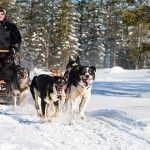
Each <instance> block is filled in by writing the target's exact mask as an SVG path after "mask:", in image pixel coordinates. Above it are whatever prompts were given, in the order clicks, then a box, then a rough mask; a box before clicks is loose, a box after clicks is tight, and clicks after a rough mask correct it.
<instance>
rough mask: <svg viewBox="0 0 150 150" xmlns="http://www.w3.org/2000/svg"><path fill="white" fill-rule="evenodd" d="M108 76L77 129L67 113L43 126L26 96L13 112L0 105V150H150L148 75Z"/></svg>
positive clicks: (101, 74)
mask: <svg viewBox="0 0 150 150" xmlns="http://www.w3.org/2000/svg"><path fill="white" fill-rule="evenodd" d="M111 71H112V70H109V69H106V70H99V71H98V72H97V77H98V78H97V80H96V81H95V83H94V86H93V89H92V98H91V101H90V103H89V105H88V108H87V110H86V119H85V120H81V119H78V120H77V123H76V124H75V125H71V126H70V125H69V124H68V123H69V121H68V113H64V114H63V115H62V117H61V118H60V120H58V121H57V122H54V123H48V122H47V123H41V122H40V121H39V118H38V117H37V114H36V111H35V108H34V104H33V100H31V97H30V96H29V103H28V104H27V105H26V106H25V107H23V108H22V109H21V108H20V107H19V106H18V107H17V111H16V112H12V107H11V106H4V105H0V150H48V149H50V150H68V149H70V150H149V149H150V113H149V112H150V84H149V83H150V74H149V71H147V70H136V71H134V70H123V72H117V73H115V71H114V70H113V72H112V73H111ZM117 71H118V70H117ZM124 81H125V82H124Z"/></svg>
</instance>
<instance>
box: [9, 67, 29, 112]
mask: <svg viewBox="0 0 150 150" xmlns="http://www.w3.org/2000/svg"><path fill="white" fill-rule="evenodd" d="M14 70H15V71H14V74H15V75H14V78H13V82H12V83H13V84H12V94H13V95H12V100H13V111H15V110H16V105H17V99H18V100H19V102H20V105H21V106H23V105H24V104H25V103H26V102H27V97H28V94H29V91H30V90H29V86H30V79H29V71H28V69H26V68H23V67H21V66H19V65H18V66H15V68H14Z"/></svg>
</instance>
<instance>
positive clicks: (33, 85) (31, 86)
mask: <svg viewBox="0 0 150 150" xmlns="http://www.w3.org/2000/svg"><path fill="white" fill-rule="evenodd" d="M36 78H37V76H34V77H33V79H32V81H31V85H30V92H31V94H32V97H33V99H34V100H35V93H34V89H35V88H36V89H37V84H36Z"/></svg>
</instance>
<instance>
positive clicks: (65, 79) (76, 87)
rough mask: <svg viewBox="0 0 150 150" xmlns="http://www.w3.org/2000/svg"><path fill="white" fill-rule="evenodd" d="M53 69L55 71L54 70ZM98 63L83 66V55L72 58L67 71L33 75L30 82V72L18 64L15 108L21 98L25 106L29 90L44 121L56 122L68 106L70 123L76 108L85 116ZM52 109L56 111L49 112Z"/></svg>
mask: <svg viewBox="0 0 150 150" xmlns="http://www.w3.org/2000/svg"><path fill="white" fill-rule="evenodd" d="M53 71H54V70H53ZM95 72H96V67H95V66H83V65H81V63H80V58H79V57H77V58H76V59H73V58H69V62H68V64H67V66H66V70H65V73H64V74H62V73H60V72H59V73H58V74H57V73H56V72H54V73H53V72H51V74H50V75H47V74H40V75H38V76H34V77H33V79H32V81H31V83H30V82H29V72H28V71H27V70H26V69H23V68H21V67H18V80H19V82H18V83H19V85H17V87H19V88H16V84H14V89H16V90H14V96H13V110H15V109H16V101H17V98H18V97H19V99H20V104H21V105H23V104H24V102H25V101H26V99H27V96H28V94H29V91H30V92H31V95H32V98H33V99H34V102H35V108H36V111H37V115H38V116H39V117H40V120H41V121H42V122H45V121H50V122H53V121H55V120H57V119H58V117H59V116H60V115H61V114H62V112H63V111H65V110H67V109H69V113H70V124H74V123H75V120H76V117H75V116H76V109H77V108H78V109H79V115H80V117H81V118H82V119H84V118H85V114H84V113H85V110H86V107H87V105H88V102H89V100H90V98H91V89H92V83H93V82H94V80H95ZM49 110H51V111H52V112H53V113H52V114H51V115H50V114H49Z"/></svg>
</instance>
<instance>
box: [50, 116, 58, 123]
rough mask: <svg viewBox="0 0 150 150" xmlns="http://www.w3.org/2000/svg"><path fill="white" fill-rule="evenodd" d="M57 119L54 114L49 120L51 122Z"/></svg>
mask: <svg viewBox="0 0 150 150" xmlns="http://www.w3.org/2000/svg"><path fill="white" fill-rule="evenodd" d="M56 120H57V118H56V117H54V116H52V117H50V119H49V120H48V121H49V122H50V123H52V122H55V121H56Z"/></svg>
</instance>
